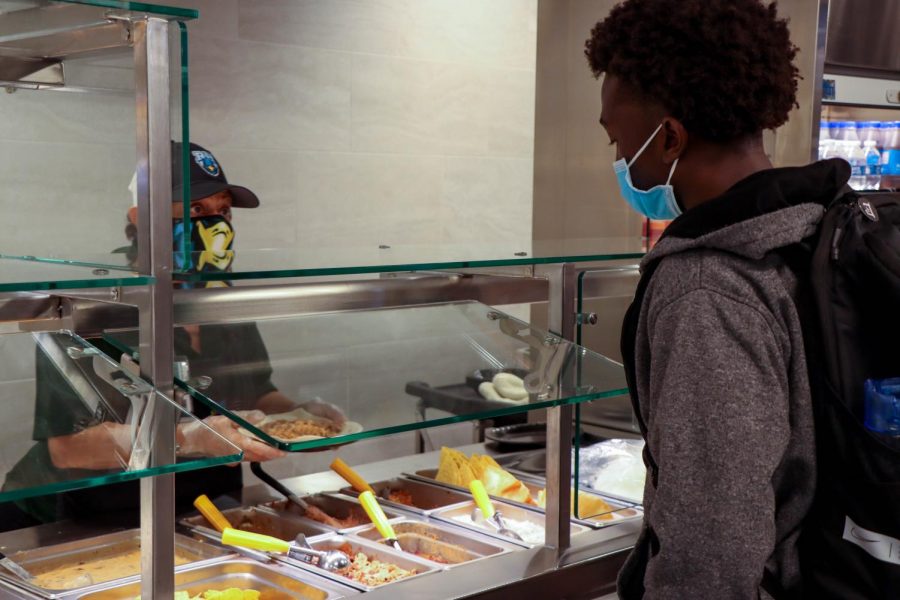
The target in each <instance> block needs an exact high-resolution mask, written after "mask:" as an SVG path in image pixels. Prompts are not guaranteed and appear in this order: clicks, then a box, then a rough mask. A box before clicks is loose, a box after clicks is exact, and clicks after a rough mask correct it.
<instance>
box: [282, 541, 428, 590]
mask: <svg viewBox="0 0 900 600" xmlns="http://www.w3.org/2000/svg"><path fill="white" fill-rule="evenodd" d="M309 544H310V545H311V546H312V547H313V548H315V549H316V550H340V549H341V548H342V547H345V546H344V545H345V544H349V546H350V552H349V555H350V560H351V561H352V560H353V558H354V557H355V556H356V554H357V553H360V552H361V553H363V554H365V555H366V556H367V557H368V558H369V559H370V560H371V559H374V560H379V561H382V562H385V563H389V564H392V565H396V566H398V567H400V568H401V569H407V570H410V569H415V570H416V574H415V575H411V576H409V577H404V578H402V579H398V580H397V581H407V580H409V579H412V578H413V577H421V576H423V575H427V574H428V573H433V572H436V571H440V570H442V567H441V566H440V565H437V564H436V563H432V562H430V561H426V560H422V559H420V558H416V557H415V556H410V555H409V554H406V553H403V552H398V551H396V550H394V549H393V548H390V547H388V546H385V545H383V544H379V543H378V542H373V541H371V540H366V539H362V538H358V537H352V536H345V535H340V534H331V535H325V536H320V537H318V538H315V539H311V540H309ZM276 559H277V560H279V561H281V562H284V563H286V564H289V565H294V566H298V567H300V568H302V569H308V570H310V571H313V572H315V573H318V574H321V575H323V576H324V577H329V578H332V579H334V580H335V581H339V582H340V583H343V584H344V585H349V586H351V587H354V588H356V589H358V590H362V591H372V590H375V589H379V588H382V587H384V586H386V585H390V584H391V583H394V582H393V581H391V582H388V583H383V584H380V585H374V586H372V585H367V584H365V583H361V582H359V581H356V580H354V579H350V578H349V577H346V576H344V575H342V574H341V573H340V572H339V571H326V570H324V569H320V568H318V567H315V566H313V565H310V564H307V563H304V562H300V561H297V560H294V559H291V558H288V557H286V556H278V557H276Z"/></svg>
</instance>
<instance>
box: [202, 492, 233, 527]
mask: <svg viewBox="0 0 900 600" xmlns="http://www.w3.org/2000/svg"><path fill="white" fill-rule="evenodd" d="M194 507H195V508H196V509H197V510H199V511H200V514H201V515H203V516H204V517H206V520H207V521H209V522H210V523H211V524H212V526H213V527H215V528H216V531H218V532H219V533H221V532H223V531H225V529H226V528H228V527H231V523H230V522H229V521H228V518H227V517H226V516H225V515H223V514H222V512H221V511H220V510H219V509H218V508H216V505H215V504H213V503H212V500H210V499H209V498H208V497H207V496H206V494H201V495H199V496H197V499H196V500H194Z"/></svg>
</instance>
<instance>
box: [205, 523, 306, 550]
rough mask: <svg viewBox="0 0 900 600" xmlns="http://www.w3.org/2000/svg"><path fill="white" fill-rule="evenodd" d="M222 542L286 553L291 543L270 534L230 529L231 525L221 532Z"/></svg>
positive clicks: (228, 544)
mask: <svg viewBox="0 0 900 600" xmlns="http://www.w3.org/2000/svg"><path fill="white" fill-rule="evenodd" d="M222 543H223V544H225V545H226V546H241V547H243V548H253V549H254V550H264V551H266V552H284V553H287V552H288V551H289V550H290V549H291V543H290V542H286V541H285V540H279V539H278V538H276V537H272V536H270V535H262V534H260V533H251V532H249V531H243V530H240V529H232V528H231V527H226V528H225V531H223V532H222Z"/></svg>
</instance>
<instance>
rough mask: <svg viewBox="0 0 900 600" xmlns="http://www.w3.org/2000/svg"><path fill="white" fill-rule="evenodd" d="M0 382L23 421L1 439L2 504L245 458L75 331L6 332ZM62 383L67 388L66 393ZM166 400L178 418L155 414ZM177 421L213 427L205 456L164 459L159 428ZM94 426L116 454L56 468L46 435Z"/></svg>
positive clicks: (12, 413)
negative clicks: (157, 446)
mask: <svg viewBox="0 0 900 600" xmlns="http://www.w3.org/2000/svg"><path fill="white" fill-rule="evenodd" d="M36 378H37V381H38V382H39V383H40V385H41V386H42V387H41V388H38V387H36V385H35V379H36ZM0 383H2V389H3V390H4V396H5V397H4V398H3V411H4V412H3V414H4V417H5V418H8V419H13V420H16V421H17V422H19V423H21V427H20V428H19V429H18V430H16V431H12V432H9V433H8V434H7V435H5V436H4V437H3V438H2V440H0V456H2V457H3V458H4V462H2V463H0V465H2V469H3V470H2V471H0V475H2V477H0V480H2V481H3V487H2V488H0V502H6V501H10V500H21V499H25V498H31V497H35V496H41V495H46V494H55V493H59V492H63V491H67V490H74V489H79V488H87V487H94V486H99V485H105V484H108V483H115V482H119V481H127V480H132V479H139V478H142V477H151V476H154V475H160V474H163V473H174V472H182V471H191V470H195V469H202V468H206V467H211V466H215V465H222V464H228V463H233V462H238V461H240V460H241V457H242V452H241V450H240V449H239V448H237V447H236V446H234V445H232V444H231V443H230V442H228V441H227V440H226V439H225V438H223V437H221V436H219V435H218V434H217V433H215V432H214V431H212V430H210V429H208V428H207V427H206V425H205V424H203V423H199V422H198V421H197V419H195V418H194V417H193V416H192V415H191V414H190V413H188V412H186V411H185V410H184V409H183V408H181V407H180V406H179V405H178V404H176V403H175V402H173V401H171V400H170V399H168V398H166V397H165V396H164V395H162V394H161V393H160V392H158V391H157V390H155V389H154V388H153V387H152V386H151V385H150V384H149V383H147V382H145V381H144V380H142V379H140V378H138V377H136V376H134V375H132V374H130V373H129V372H128V371H127V370H125V369H123V368H122V366H121V365H119V364H118V363H116V362H113V361H112V360H110V359H109V358H108V357H107V356H106V355H105V354H103V353H102V352H100V351H99V350H98V349H97V348H96V347H94V346H92V345H91V344H90V343H88V342H87V341H85V340H84V339H82V338H81V337H79V336H78V335H75V334H73V333H71V332H66V331H60V332H55V333H44V332H42V333H14V334H8V335H4V336H2V337H0ZM63 385H67V386H69V387H68V389H66V390H62V391H61V386H63ZM41 390H43V391H41ZM38 392H40V394H41V397H40V398H38ZM161 406H164V407H167V409H168V410H167V411H166V412H168V414H170V415H171V421H168V419H167V420H166V422H160V421H158V420H156V419H157V418H159V417H154V415H159V414H160V412H162V411H160V408H161ZM35 422H36V424H35ZM176 423H182V424H184V423H194V426H195V427H199V428H202V429H204V430H206V433H207V434H208V435H207V436H205V437H206V438H207V439H208V440H209V442H208V444H206V452H207V454H206V455H204V456H184V457H178V459H177V461H176V462H175V463H167V462H161V463H160V462H157V459H156V458H155V456H154V453H153V451H152V447H153V446H152V444H153V439H154V438H155V435H156V433H157V432H158V431H159V430H160V429H159V428H161V427H166V426H168V427H174V426H175V424H176ZM88 428H96V429H95V430H94V431H97V432H98V436H102V438H103V439H101V440H100V442H98V443H99V444H101V445H102V447H104V448H111V449H112V450H109V452H110V455H109V456H106V457H102V456H98V455H97V453H93V454H92V455H91V456H90V457H86V458H90V459H91V460H93V461H95V463H94V467H95V468H94V469H86V468H75V467H74V466H73V467H70V468H55V467H54V466H53V462H52V459H51V456H50V451H49V445H48V444H47V442H46V439H47V438H49V437H53V436H61V435H67V434H70V433H77V432H80V431H83V430H86V429H88ZM96 461H99V464H98V462H96Z"/></svg>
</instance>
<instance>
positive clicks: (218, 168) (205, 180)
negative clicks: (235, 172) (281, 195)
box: [172, 142, 259, 208]
mask: <svg viewBox="0 0 900 600" xmlns="http://www.w3.org/2000/svg"><path fill="white" fill-rule="evenodd" d="M181 149H182V144H181V143H179V142H172V202H181V197H182V194H183V192H184V179H183V177H182V170H181ZM188 173H189V175H190V182H191V202H193V201H194V200H201V199H203V198H206V197H208V196H212V195H213V194H218V193H219V192H222V191H225V190H228V191H229V192H231V199H232V201H231V205H232V206H235V207H237V208H256V207H257V206H259V198H257V197H256V194H254V193H253V192H251V191H250V190H248V189H247V188H245V187H243V186H240V185H232V184H230V183H228V179H226V178H225V170H224V169H222V165H220V164H219V161H217V160H216V157H215V156H213V154H212V152H210V151H209V150H207V149H206V148H204V147H203V146H200V145H198V144H194V143H193V142H192V143H191V144H190V146H189V151H188Z"/></svg>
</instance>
